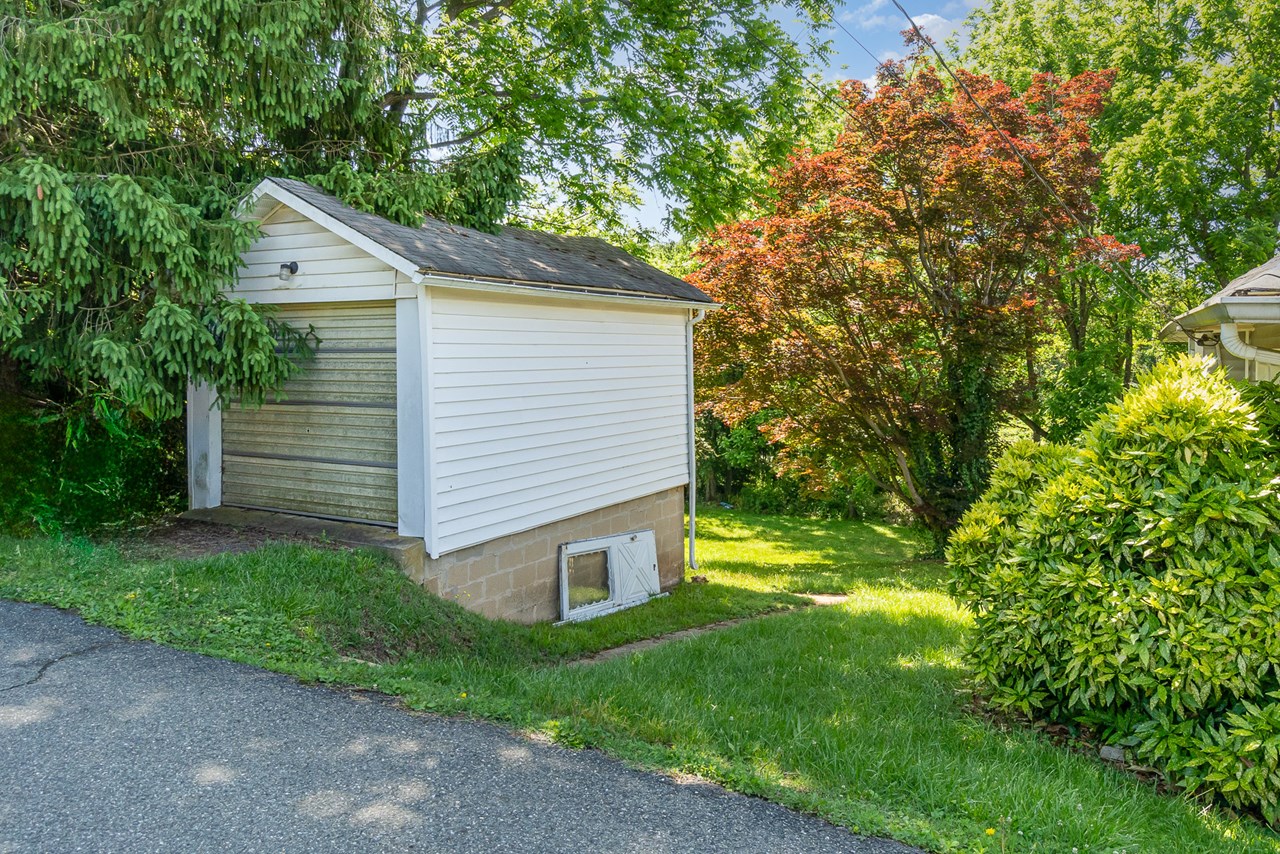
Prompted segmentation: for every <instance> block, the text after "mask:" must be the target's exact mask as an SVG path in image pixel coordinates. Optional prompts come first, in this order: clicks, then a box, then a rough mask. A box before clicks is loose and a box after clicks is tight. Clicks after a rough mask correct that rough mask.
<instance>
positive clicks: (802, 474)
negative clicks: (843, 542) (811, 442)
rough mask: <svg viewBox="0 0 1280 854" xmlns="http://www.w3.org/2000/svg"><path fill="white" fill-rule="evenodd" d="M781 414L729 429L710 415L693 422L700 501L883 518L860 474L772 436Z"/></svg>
mask: <svg viewBox="0 0 1280 854" xmlns="http://www.w3.org/2000/svg"><path fill="white" fill-rule="evenodd" d="M781 415H782V413H780V412H777V411H772V410H765V411H763V412H757V413H755V414H753V415H750V416H748V417H746V418H744V419H743V420H742V421H740V422H738V423H736V424H733V425H729V424H726V423H725V422H724V421H722V420H720V418H718V417H717V416H716V415H715V414H714V413H712V412H703V413H702V414H701V415H700V416H699V417H698V420H697V422H696V433H695V435H696V439H697V453H698V485H697V493H698V497H699V500H701V501H705V502H713V501H715V502H725V503H728V504H730V505H732V506H734V507H737V508H739V509H741V510H746V511H747V512H749V513H779V514H784V515H789V516H814V517H822V518H833V519H881V518H883V517H884V515H885V507H886V504H887V496H886V495H885V494H884V491H883V490H881V489H880V488H879V487H877V486H876V485H875V483H873V482H872V480H871V478H870V477H868V476H867V474H866V473H865V472H863V471H862V470H861V469H858V468H853V469H850V468H848V467H846V466H843V465H841V463H840V461H839V460H834V459H829V458H826V457H824V456H823V455H822V453H821V451H817V450H815V452H814V453H813V454H809V455H805V454H799V455H797V454H795V453H794V449H792V448H788V447H787V446H786V445H785V444H784V443H783V442H781V441H779V440H777V439H775V438H772V437H771V435H770V433H769V432H768V423H769V422H770V421H771V420H772V419H775V418H778V417H780V416H781ZM814 457H817V458H818V463H819V464H815V460H814V459H813V458H814Z"/></svg>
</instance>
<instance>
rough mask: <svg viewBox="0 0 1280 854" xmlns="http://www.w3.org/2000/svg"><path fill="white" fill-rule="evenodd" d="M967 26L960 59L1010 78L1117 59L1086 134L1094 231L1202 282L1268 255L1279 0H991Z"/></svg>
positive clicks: (1279, 153)
mask: <svg viewBox="0 0 1280 854" xmlns="http://www.w3.org/2000/svg"><path fill="white" fill-rule="evenodd" d="M969 37H970V43H969V47H968V50H967V53H966V61H967V62H968V63H969V64H971V65H974V66H976V67H979V68H982V69H984V70H986V71H988V72H989V73H992V74H996V75H999V76H1000V77H1002V78H1003V79H1005V80H1008V81H1009V82H1010V83H1011V84H1012V85H1014V86H1017V87H1021V88H1025V87H1026V86H1028V85H1030V83H1031V80H1032V78H1033V76H1034V75H1035V74H1037V73H1041V72H1052V73H1055V74H1059V75H1073V74H1079V73H1082V72H1085V71H1100V70H1102V69H1107V68H1112V69H1115V70H1116V72H1117V73H1116V80H1115V85H1114V86H1113V88H1112V90H1111V97H1110V101H1109V105H1108V107H1107V109H1106V111H1105V112H1104V113H1103V114H1102V116H1101V117H1100V118H1099V120H1098V122H1097V123H1096V126H1095V132H1094V144H1095V145H1096V146H1097V148H1098V150H1099V152H1100V153H1101V154H1102V163H1101V169H1102V180H1101V183H1100V187H1099V192H1098V206H1099V211H1098V216H1099V220H1100V222H1101V223H1102V228H1103V230H1105V231H1107V232H1108V233H1113V234H1116V235H1117V236H1119V237H1121V238H1122V239H1125V240H1129V241H1132V242H1135V243H1138V244H1139V245H1141V247H1142V249H1143V252H1145V253H1146V255H1147V256H1148V257H1149V258H1152V259H1156V260H1159V261H1163V262H1166V263H1169V264H1171V265H1173V267H1174V268H1175V269H1176V270H1178V271H1179V272H1180V273H1181V274H1182V275H1183V276H1184V277H1186V278H1190V279H1193V280H1195V281H1197V282H1200V283H1203V284H1204V285H1205V286H1207V287H1209V288H1213V289H1219V288H1222V287H1224V286H1225V285H1226V284H1227V282H1229V281H1230V280H1231V279H1232V278H1234V277H1235V276H1237V275H1239V274H1240V273H1242V272H1244V271H1245V270H1248V269H1250V268H1251V267H1254V266H1256V265H1257V264H1260V263H1262V262H1263V261H1266V260H1267V259H1269V258H1270V257H1271V256H1272V255H1273V254H1274V253H1275V252H1276V248H1277V232H1276V229H1277V225H1280V193H1278V192H1277V191H1276V187H1277V183H1276V182H1277V180H1278V179H1280V125H1278V124H1277V120H1278V118H1280V117H1278V115H1277V110H1278V106H1280V105H1278V104H1277V93H1278V92H1280V52H1278V51H1277V50H1276V45H1277V44H1280V5H1277V4H1276V3H1274V2H1272V0H1236V2H1230V3H1220V2H1212V0H1174V2H1167V3H1151V2H1148V0H1105V1H1104V0H991V2H989V3H987V4H985V5H984V6H983V7H982V8H981V9H979V10H977V11H976V12H974V14H973V17H972V18H971V19H970V21H969Z"/></svg>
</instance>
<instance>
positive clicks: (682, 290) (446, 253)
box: [260, 178, 714, 305]
mask: <svg viewBox="0 0 1280 854" xmlns="http://www.w3.org/2000/svg"><path fill="white" fill-rule="evenodd" d="M263 183H264V184H267V183H270V184H274V185H275V186H277V187H279V188H280V189H282V190H285V191H286V192H287V193H290V194H292V195H294V196H296V197H297V198H298V199H300V200H302V201H303V202H306V203H307V204H309V205H311V206H312V207H314V208H316V209H317V210H319V211H321V212H322V213H324V214H326V215H327V216H330V217H332V218H333V219H335V220H337V221H338V222H340V223H342V224H343V225H345V226H347V227H348V228H350V229H352V230H353V231H355V232H357V233H358V234H360V235H362V236H363V237H365V238H366V239H368V240H370V241H373V242H374V243H376V244H378V245H379V246H381V247H382V248H383V249H385V250H387V251H389V252H391V253H393V254H394V255H395V256H398V257H399V258H402V259H405V260H406V261H408V262H410V264H412V265H414V266H415V267H416V268H417V272H419V273H423V274H427V275H432V274H437V275H444V276H460V277H468V278H478V279H488V280H493V281H498V282H516V283H530V284H536V285H545V286H561V287H563V286H572V287H580V288H591V289H595V290H600V291H606V292H617V293H626V294H645V295H649V296H654V297H662V298H666V299H671V300H679V301H682V302H698V303H706V304H708V305H714V302H713V300H712V299H711V298H710V297H708V296H707V295H706V294H704V293H703V292H702V291H700V290H698V289H697V288H695V287H694V286H693V285H690V284H689V283H687V282H684V281H682V280H680V279H677V278H676V277H675V276H672V275H669V274H667V273H664V272H662V271H661V270H659V269H657V268H656V267H652V266H650V265H649V264H646V263H644V262H643V261H641V260H639V259H637V258H635V257H633V256H631V255H629V254H627V253H626V252H624V251H622V250H621V249H619V248H617V247H616V246H613V245H611V244H609V243H606V242H605V241H603V240H600V239H598V238H595V237H566V236H564V235H559V234H547V233H544V232H539V231H530V230H528V229H524V228H516V227H513V226H503V227H502V230H501V231H500V232H499V233H498V234H486V233H485V232H483V231H476V230H475V229H472V228H463V227H462V226H458V225H450V224H449V223H446V222H443V221H441V220H438V219H435V218H433V217H426V218H425V219H424V221H423V223H422V225H421V226H420V227H419V228H411V227H409V226H404V225H400V224H398V223H395V222H392V221H391V220H388V219H385V218H383V217H380V216H377V215H376V214H371V213H365V212H364V211H358V210H356V209H355V208H353V207H351V206H349V205H346V204H344V203H343V202H341V201H339V200H338V199H337V198H336V197H334V196H332V195H330V194H328V193H326V192H324V191H323V190H320V189H317V188H316V187H313V186H312V185H311V184H308V183H306V182H304V181H294V180H290V179H286V178H269V179H267V181H264V182H263ZM262 189H263V188H260V190H262Z"/></svg>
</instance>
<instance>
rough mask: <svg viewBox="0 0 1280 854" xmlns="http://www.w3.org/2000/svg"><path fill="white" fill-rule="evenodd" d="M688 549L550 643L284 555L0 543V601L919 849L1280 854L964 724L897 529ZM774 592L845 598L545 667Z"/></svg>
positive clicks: (341, 561)
mask: <svg viewBox="0 0 1280 854" xmlns="http://www.w3.org/2000/svg"><path fill="white" fill-rule="evenodd" d="M701 531H702V536H701V538H700V547H701V557H702V571H703V572H704V573H705V574H706V575H707V576H708V577H709V579H710V582H711V583H709V584H706V585H685V586H683V587H682V588H680V589H679V590H678V591H676V594H675V595H673V596H671V597H669V598H667V599H663V600H659V601H657V602H653V603H650V604H649V605H646V606H644V607H643V608H640V609H635V610H632V611H629V612H625V613H622V614H616V615H612V616H610V617H606V618H603V619H601V620H596V621H592V622H591V623H588V624H585V625H580V626H571V627H562V628H559V629H553V628H551V627H549V626H539V627H535V628H533V629H526V628H522V627H517V626H511V625H509V624H504V623H491V622H488V621H485V620H483V619H481V618H479V617H476V616H474V615H472V614H469V613H468V612H465V611H462V610H461V609H459V608H457V607H455V606H452V605H450V604H449V603H445V602H441V601H440V600H437V599H433V598H432V597H429V596H426V595H425V594H423V593H421V592H420V591H419V590H417V589H416V588H414V587H412V586H411V585H409V584H408V583H406V582H405V581H404V580H403V578H402V577H400V576H399V575H398V574H397V573H396V572H395V570H393V569H391V568H389V567H388V566H387V565H386V564H384V563H383V562H381V561H380V560H378V559H376V558H373V557H371V556H368V555H360V554H351V553H342V552H323V551H314V550H310V549H306V548H302V547H297V546H278V547H271V548H269V549H266V550H263V551H260V552H258V553H255V554H251V555H244V556H236V557H223V558H215V559H211V560H207V561H200V562H170V563H163V562H148V561H141V560H135V561H130V560H128V559H125V558H123V557H121V555H120V554H119V553H118V552H115V551H113V550H111V549H104V548H93V547H89V546H85V545H64V544H57V543H50V542H47V541H39V540H32V541H14V540H8V541H6V540H0V595H4V596H10V597H15V598H25V599H32V600H37V601H47V602H51V603H53V604H58V605H63V606H70V607H78V608H80V609H81V611H82V612H83V613H84V614H85V616H86V617H87V618H89V619H91V620H94V621H97V622H103V623H107V624H109V625H113V626H116V627H118V628H121V629H123V630H125V631H128V632H130V633H132V634H135V635H137V636H140V637H149V638H153V639H156V640H160V641H162V642H166V643H171V644H175V645H178V646H183V647H187V648H191V649H197V650H200V651H203V652H207V653H210V654H215V655H222V656H226V657H229V658H235V659H238V660H242V661H248V662H252V663H257V664H262V665H264V666H268V667H272V668H275V669H278V670H283V671H285V672H290V673H295V674H298V675H300V676H304V677H308V678H315V679H320V680H324V681H335V682H342V683H347V684H354V685H362V686H366V687H377V688H379V689H381V690H385V691H389V692H391V693H395V694H399V695H401V696H403V697H404V698H405V699H406V701H407V702H408V703H410V704H411V705H413V706H415V707H419V708H427V709H435V710H439V711H445V712H451V713H467V714H475V715H481V716H487V717H493V718H498V719H502V720H506V721H509V722H512V723H514V724H516V725H518V726H522V727H526V728H529V729H533V730H540V731H544V732H548V733H550V734H552V735H553V736H554V737H556V738H557V739H558V740H560V741H561V742H563V743H566V744H570V745H584V744H591V745H596V746H600V747H603V748H605V749H607V750H609V751H611V752H613V753H615V754H617V755H620V756H623V757H624V758H627V759H629V760H632V761H635V762H639V763H642V764H646V765H650V766H655V767H662V768H669V769H675V770H679V771H683V772H686V773H694V774H699V775H702V776H706V777H711V778H713V779H716V780H719V781H722V782H724V783H726V784H727V785H729V786H731V787H733V788H735V789H738V790H741V791H746V792H750V793H753V794H759V795H764V796H766V797H770V798H773V799H776V800H780V801H783V802H785V803H788V804H791V805H793V806H796V807H801V808H805V809H810V810H813V811H815V812H818V813H820V814H822V815H824V816H826V817H827V818H829V819H830V820H832V821H835V822H837V823H840V824H844V825H847V826H849V827H852V828H855V829H857V830H860V831H862V832H866V833H876V834H883V835H890V836H894V837H897V838H899V839H904V840H907V841H911V842H915V843H917V844H920V845H923V846H925V847H928V848H931V849H935V850H972V851H982V850H987V851H1000V850H1002V845H1003V848H1004V850H1009V851H1045V852H1048V851H1070V850H1071V849H1072V848H1073V847H1075V848H1078V849H1079V850H1080V851H1119V850H1124V851H1129V852H1136V851H1161V852H1182V851H1187V852H1193V851H1194V852H1201V851H1203V852H1215V851H1272V852H1275V851H1280V837H1277V836H1276V835H1275V834H1272V833H1268V832H1267V831H1264V830H1262V829H1260V828H1259V827H1258V826H1256V825H1255V824H1253V823H1251V822H1247V821H1245V822H1239V821H1235V820H1232V819H1229V818H1226V817H1224V816H1222V815H1220V814H1218V813H1216V812H1213V811H1209V812H1205V811H1202V810H1200V809H1199V808H1198V807H1197V805H1195V804H1193V803H1191V802H1188V801H1186V800H1181V799H1177V798H1169V797H1163V796H1160V795H1157V794H1156V793H1154V792H1153V791H1152V790H1151V789H1150V788H1149V787H1147V786H1144V785H1142V784H1140V783H1138V782H1136V781H1135V780H1133V779H1132V778H1130V777H1128V776H1127V775H1124V774H1121V773H1118V772H1115V771H1113V770H1110V769H1108V768H1106V767H1104V766H1102V765H1101V764H1100V763H1098V762H1095V761H1093V760H1092V759H1089V758H1085V757H1080V756H1075V755H1072V754H1070V753H1067V752H1065V751H1063V750H1061V749H1058V748H1055V747H1053V746H1051V745H1049V744H1047V743H1046V742H1044V741H1043V740H1042V739H1040V738H1039V737H1037V736H1035V735H1034V734H1031V733H1024V732H1012V733H1006V732H1001V731H999V730H997V729H995V728H993V727H992V726H991V725H989V724H987V723H986V722H984V721H982V720H980V719H977V718H974V717H972V716H970V715H968V714H966V713H965V712H964V711H963V709H962V702H961V699H960V697H959V689H960V688H961V686H962V680H963V671H962V669H961V665H960V662H959V658H958V649H959V641H960V637H961V634H962V632H963V631H964V629H965V627H966V626H967V625H968V619H967V616H966V615H965V614H964V612H963V611H961V610H959V609H958V608H957V607H956V606H955V604H954V603H953V602H952V601H951V600H950V599H949V598H948V597H947V596H946V595H945V594H944V593H942V592H941V590H940V578H941V576H942V573H943V570H942V568H941V567H940V566H938V565H937V564H929V563H918V562H916V563H913V562H908V561H907V560H906V558H908V557H909V555H910V554H911V553H912V552H913V551H914V550H915V549H916V548H917V547H918V543H917V542H916V541H915V540H914V539H913V537H912V535H911V533H910V532H907V531H904V530H902V529H895V528H891V527H887V526H873V525H865V524H860V523H825V522H811V521H807V520H795V519H777V518H772V517H752V516H748V515H746V514H738V513H726V512H720V511H715V512H710V513H707V514H705V515H704V516H703V517H702V525H701ZM786 591H793V592H799V591H809V592H848V593H850V594H851V597H850V600H849V601H848V603H847V604H845V605H842V606H836V607H831V608H822V609H809V610H803V611H796V612H794V613H789V614H784V615H780V616H774V617H770V618H768V619H764V620H759V621H753V622H751V623H746V624H743V625H740V626H737V627H733V628H729V629H725V630H723V631H719V632H715V633H713V634H710V635H705V636H702V637H700V638H695V639H693V640H689V641H683V642H680V643H677V644H671V645H669V646H664V647H659V648H655V649H652V650H649V651H646V652H643V653H640V654H637V655H634V656H631V657H628V658H624V659H615V660H611V661H607V662H603V663H600V664H595V665H591V666H589V667H564V666H557V664H558V663H559V662H561V661H563V660H564V659H566V658H569V657H573V656H577V655H581V654H584V653H587V652H590V651H593V650H596V649H601V648H604V647H606V646H610V645H613V644H616V643H620V642H625V641H627V640H631V639H635V638H637V637H643V636H646V635H650V634H654V633H657V632H660V631H666V630H671V629H675V628H680V627H682V626H685V625H693V624H697V623H699V622H709V621H713V620H716V619H723V618H727V617H732V616H738V615H742V614H746V613H753V612H759V611H762V610H772V609H776V608H780V607H788V606H794V605H795V604H797V603H798V600H797V599H796V598H795V597H792V596H790V595H788V593H787V592H786ZM342 654H345V655H346V656H347V658H343V657H341V655H342ZM351 657H354V658H357V659H365V660H375V661H378V662H380V663H378V664H368V663H364V662H362V661H352V660H349V659H350V658H351ZM987 828H993V829H996V830H997V833H996V835H995V836H991V835H988V834H987V833H986V829H987Z"/></svg>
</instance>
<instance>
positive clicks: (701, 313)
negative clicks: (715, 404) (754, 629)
mask: <svg viewBox="0 0 1280 854" xmlns="http://www.w3.org/2000/svg"><path fill="white" fill-rule="evenodd" d="M706 316H707V310H706V309H705V308H700V309H697V310H696V311H695V312H694V313H692V314H690V315H689V319H688V320H687V321H685V325H684V341H685V367H686V369H687V376H686V383H685V388H686V391H687V392H688V414H689V568H690V569H691V570H694V571H695V572H696V571H697V569H698V552H697V543H698V477H697V475H698V455H697V446H696V443H695V440H694V436H693V430H694V426H695V425H694V415H693V327H694V325H695V324H698V323H701V322H702V319H703V318H704V317H706Z"/></svg>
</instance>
